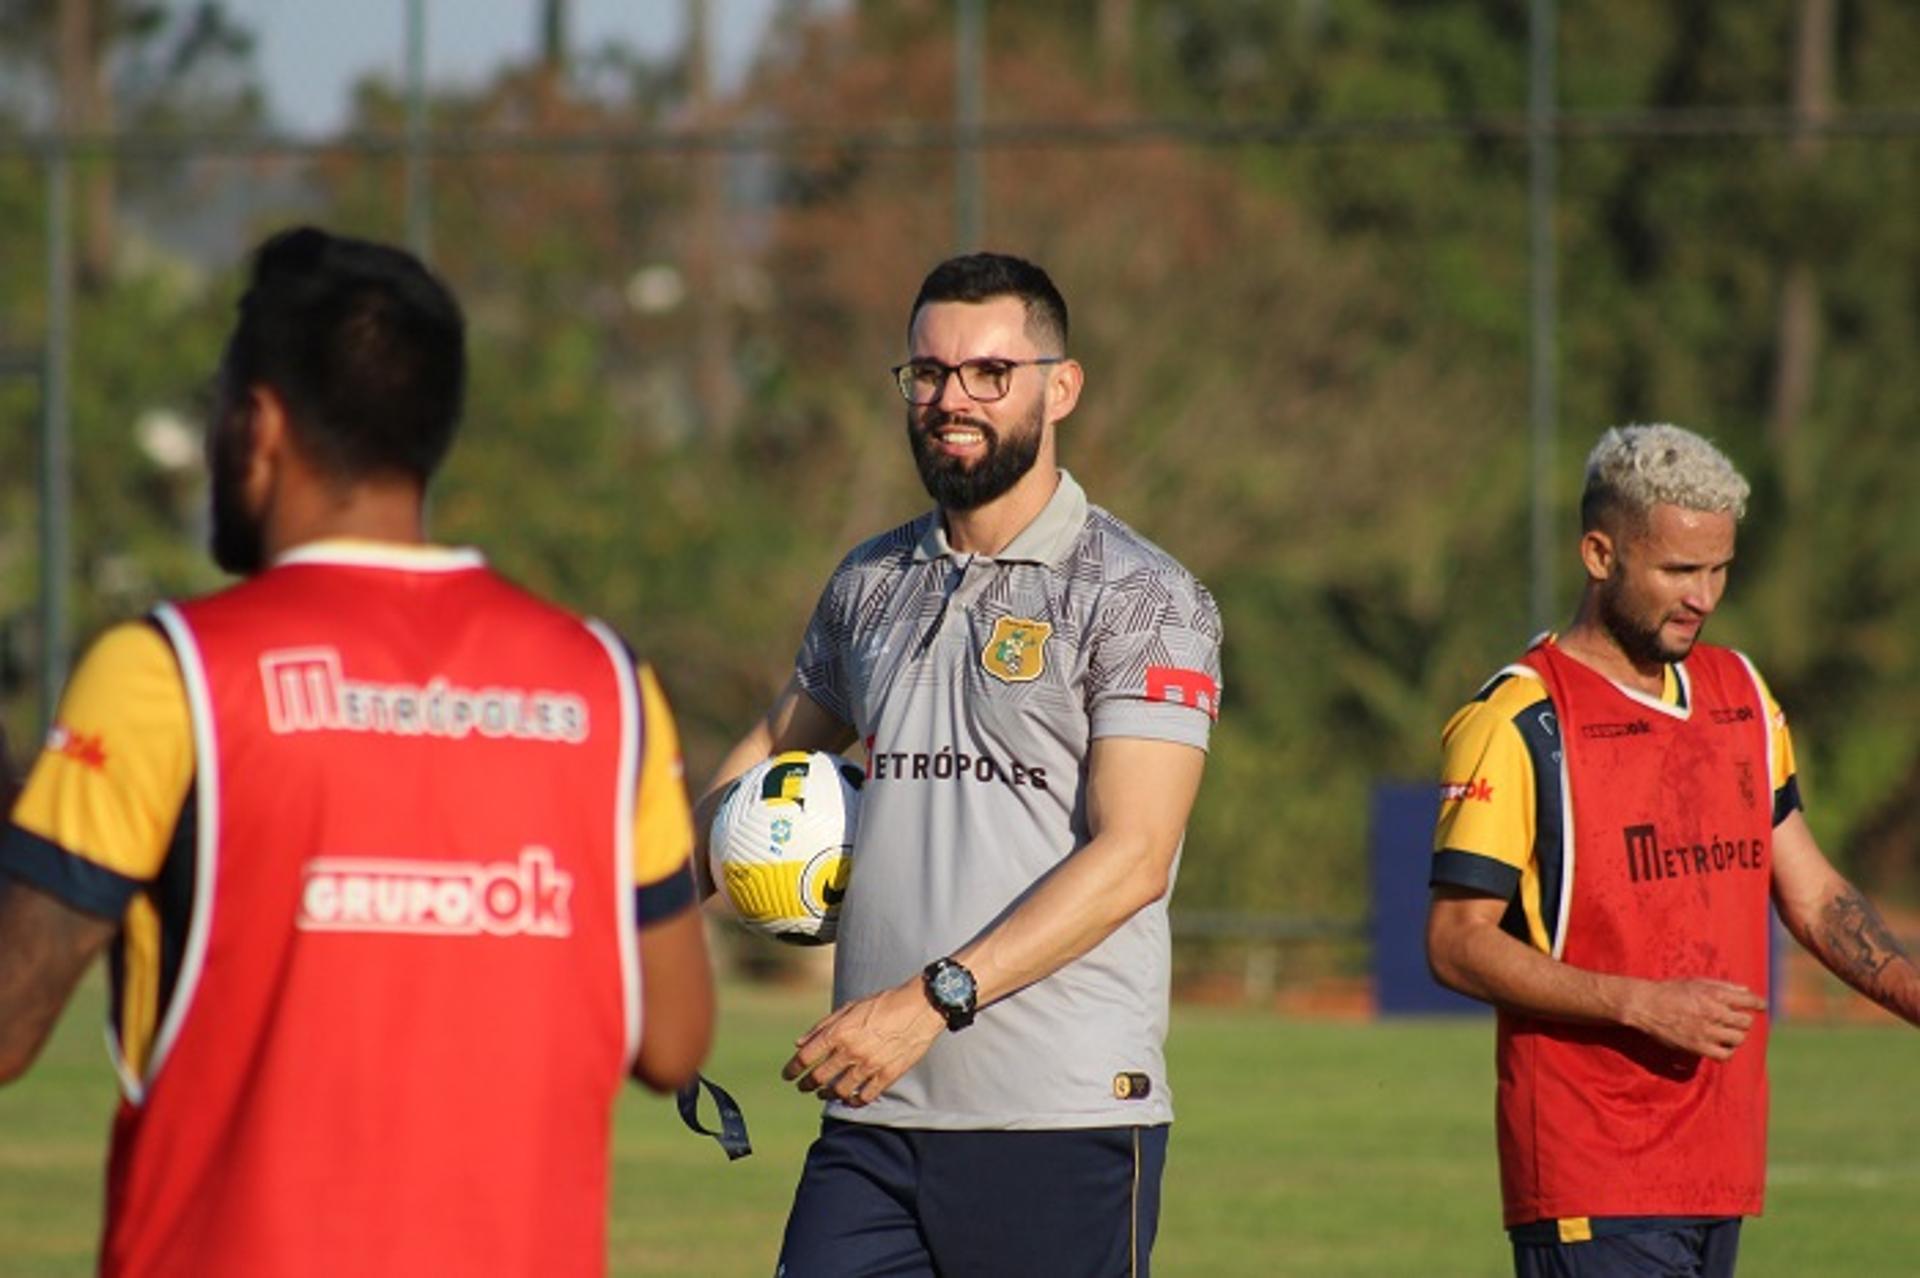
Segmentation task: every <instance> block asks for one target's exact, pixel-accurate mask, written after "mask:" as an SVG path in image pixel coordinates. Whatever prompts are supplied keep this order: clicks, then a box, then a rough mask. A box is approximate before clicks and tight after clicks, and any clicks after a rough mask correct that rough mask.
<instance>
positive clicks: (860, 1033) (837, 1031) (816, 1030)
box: [780, 976, 947, 1107]
mask: <svg viewBox="0 0 1920 1278" xmlns="http://www.w3.org/2000/svg"><path fill="white" fill-rule="evenodd" d="M946 1027H947V1026H946V1022H945V1021H944V1020H942V1019H941V1016H940V1013H939V1012H937V1011H935V1010H934V1009H933V1005H932V1004H931V1003H929V1002H927V998H926V995H925V993H924V992H923V991H922V990H921V987H920V978H919V977H917V976H916V977H915V978H914V979H913V980H911V981H909V982H907V983H906V984H904V985H896V986H894V987H893V988H892V989H890V990H882V991H881V992H880V993H878V994H872V995H869V996H868V997H866V998H863V999H859V1000H857V1001H855V1002H852V1003H848V1004H847V1005H846V1006H845V1007H842V1008H839V1009H838V1010H836V1011H835V1012H834V1013H833V1014H832V1015H830V1016H828V1017H827V1018H826V1019H824V1020H822V1021H821V1022H820V1023H819V1024H817V1025H815V1026H814V1027H813V1028H812V1029H810V1030H808V1031H807V1032H806V1033H805V1034H803V1035H801V1036H800V1038H799V1039H797V1040H796V1041H795V1043H794V1053H793V1055H792V1056H791V1057H789V1058H788V1060H787V1063H786V1066H785V1067H784V1068H783V1069H781V1071H780V1077H782V1078H784V1079H786V1080H787V1081H788V1082H790V1083H794V1084H795V1085H796V1086H797V1087H799V1089H800V1090H801V1091H803V1092H815V1091H817V1092H819V1093H820V1094H821V1095H822V1096H823V1097H825V1098H826V1099H828V1100H837V1101H839V1102H841V1103H842V1104H845V1105H852V1106H856V1107H858V1106H861V1105H865V1104H868V1103H869V1102H871V1101H874V1100H876V1099H878V1098H879V1096H880V1095H881V1094H882V1093H883V1092H885V1091H886V1090H887V1089H888V1088H889V1087H892V1086H893V1085H894V1083H896V1082H898V1081H899V1079H900V1076H901V1075H903V1074H905V1073H906V1072H907V1071H908V1070H910V1069H912V1068H913V1067H914V1066H915V1065H916V1064H918V1063H919V1061H920V1058H921V1057H922V1056H925V1055H926V1054H927V1049H928V1048H929V1047H931V1046H933V1041H934V1040H935V1039H937V1038H939V1037H940V1035H941V1033H942V1032H943V1031H944V1030H945V1029H946Z"/></svg>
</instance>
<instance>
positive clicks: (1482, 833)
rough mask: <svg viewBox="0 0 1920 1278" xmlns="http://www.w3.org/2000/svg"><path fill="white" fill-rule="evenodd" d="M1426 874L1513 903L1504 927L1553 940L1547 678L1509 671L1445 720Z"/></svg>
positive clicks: (1552, 753)
mask: <svg viewBox="0 0 1920 1278" xmlns="http://www.w3.org/2000/svg"><path fill="white" fill-rule="evenodd" d="M1441 740H1442V755H1441V765H1440V813H1439V818H1438V820H1437V822H1436V824H1435V827H1434V837H1433V853H1434V855H1433V868H1432V872H1431V876H1430V880H1429V881H1430V882H1432V883H1434V884H1446V885H1449V886H1453V887H1461V888H1466V889H1467V890H1469V891H1473V892H1479V893H1484V894H1485V895H1487V896H1494V897H1499V898H1500V899H1502V900H1506V901H1510V902H1512V908H1511V910H1510V911H1509V915H1508V918H1507V920H1506V922H1505V926H1506V927H1507V929H1508V930H1509V931H1511V932H1513V933H1514V934H1515V935H1518V936H1522V937H1524V938H1525V939H1528V940H1530V941H1531V942H1532V943H1533V944H1534V945H1536V946H1537V947H1539V948H1541V949H1550V948H1551V947H1552V931H1553V925H1554V920H1553V918H1552V913H1553V912H1552V910H1551V909H1549V908H1547V903H1548V902H1551V901H1553V900H1556V899H1557V897H1558V894H1559V884H1558V875H1559V872H1560V864H1561V860H1562V857H1561V854H1560V851H1561V850H1560V837H1561V836H1560V821H1561V814H1560V774H1559V766H1558V751H1559V748H1560V747H1559V736H1558V725H1557V724H1556V723H1555V721H1554V717H1553V713H1552V703H1551V702H1549V701H1548V700H1547V694H1546V688H1545V686H1544V685H1543V684H1542V683H1541V682H1540V681H1539V680H1538V679H1537V678H1535V677H1533V676H1532V675H1531V674H1530V673H1526V674H1522V673H1517V672H1507V673H1504V674H1502V675H1501V676H1499V677H1498V678H1496V679H1495V680H1494V681H1493V682H1492V683H1490V684H1488V685H1487V687H1486V688H1484V689H1482V690H1481V692H1480V695H1479V696H1478V697H1476V698H1475V699H1474V700H1473V701H1471V702H1469V703H1467V704H1466V705H1465V706H1463V707H1461V709H1460V710H1459V711H1458V712H1457V713H1455V715H1454V716H1453V718H1452V719H1450V720H1448V722H1447V726H1446V730H1445V732H1444V733H1443V734H1442V738H1441Z"/></svg>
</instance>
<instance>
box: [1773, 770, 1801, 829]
mask: <svg viewBox="0 0 1920 1278" xmlns="http://www.w3.org/2000/svg"><path fill="white" fill-rule="evenodd" d="M1800 810H1801V804H1800V778H1799V777H1788V778H1787V783H1786V784H1785V785H1783V786H1781V787H1780V788H1779V789H1778V790H1775V791H1774V792H1773V824H1774V827H1775V828H1776V829H1778V828H1779V825H1780V823H1781V822H1782V821H1784V820H1786V819H1787V818H1788V817H1790V816H1792V815H1793V814H1794V813H1796V812H1798V811H1800Z"/></svg>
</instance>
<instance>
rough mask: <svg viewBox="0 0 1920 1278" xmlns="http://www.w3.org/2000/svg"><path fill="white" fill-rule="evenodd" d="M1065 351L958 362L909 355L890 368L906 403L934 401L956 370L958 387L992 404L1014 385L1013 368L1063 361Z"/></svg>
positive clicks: (1005, 394) (973, 396) (1002, 397)
mask: <svg viewBox="0 0 1920 1278" xmlns="http://www.w3.org/2000/svg"><path fill="white" fill-rule="evenodd" d="M1066 362H1067V357H1066V356H1064V355H1045V356H1042V357H1040V358H1039V359H969V360H962V361H961V362H960V363H958V364H943V363H941V362H940V361H939V360H937V359H912V360H908V361H907V362H906V363H904V364H896V365H895V366H894V368H893V379H894V381H896V382H898V383H899V384H900V394H901V397H902V398H904V399H905V400H906V401H907V402H908V403H909V404H917V405H922V406H924V405H927V404H932V403H937V402H938V401H939V399H940V396H941V395H942V394H943V393H944V392H945V391H946V389H947V378H949V377H951V376H953V375H954V374H956V373H958V374H959V375H960V389H961V390H963V391H965V392H966V393H967V395H968V396H969V397H970V398H972V399H973V400H974V401H975V402H977V403H981V404H991V403H992V402H993V401H994V400H996V399H1005V398H1006V397H1007V392H1008V391H1010V390H1012V389H1013V370H1014V369H1016V368H1026V367H1027V366H1028V365H1031V364H1064V363H1066Z"/></svg>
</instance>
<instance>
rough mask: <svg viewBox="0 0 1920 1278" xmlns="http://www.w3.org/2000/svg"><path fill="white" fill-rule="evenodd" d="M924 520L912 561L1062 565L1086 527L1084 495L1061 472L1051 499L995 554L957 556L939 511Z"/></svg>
mask: <svg viewBox="0 0 1920 1278" xmlns="http://www.w3.org/2000/svg"><path fill="white" fill-rule="evenodd" d="M924 518H925V519H926V521H927V526H926V530H925V531H924V532H922V533H921V534H920V540H919V542H918V543H916V544H915V545H914V548H913V557H914V559H915V560H916V561H919V562H925V561H927V560H930V559H963V558H964V559H967V560H968V561H969V562H971V561H973V560H984V561H986V562H988V563H1031V564H1059V563H1063V562H1065V560H1066V558H1067V555H1068V554H1069V553H1071V551H1072V550H1073V544H1074V542H1075V541H1076V540H1077V539H1078V538H1079V536H1080V531H1081V529H1082V528H1084V527H1085V526H1086V522H1087V494H1086V490H1085V489H1083V488H1081V487H1080V485H1079V484H1078V483H1076V482H1075V481H1074V478H1073V476H1072V475H1070V474H1068V473H1067V472H1066V471H1065V470H1062V471H1061V472H1060V484H1059V486H1058V487H1057V488H1055V489H1054V490H1053V496H1051V497H1049V498H1047V504H1046V505H1044V506H1042V507H1041V508H1040V513H1039V514H1037V515H1035V516H1034V517H1033V521H1032V522H1031V523H1029V524H1028V525H1027V526H1026V527H1025V528H1022V529H1021V530H1020V532H1019V533H1018V534H1017V535H1016V536H1015V537H1014V539H1013V540H1012V541H1010V542H1008V543H1007V546H1006V549H1005V550H1002V551H1001V552H1000V553H999V554H997V555H971V556H968V555H962V554H960V552H959V551H956V550H955V549H954V548H953V547H952V546H951V545H949V544H948V542H947V523H946V520H944V519H942V518H941V517H940V512H939V510H937V509H936V510H934V511H933V512H932V513H931V514H929V515H926V516H924Z"/></svg>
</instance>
